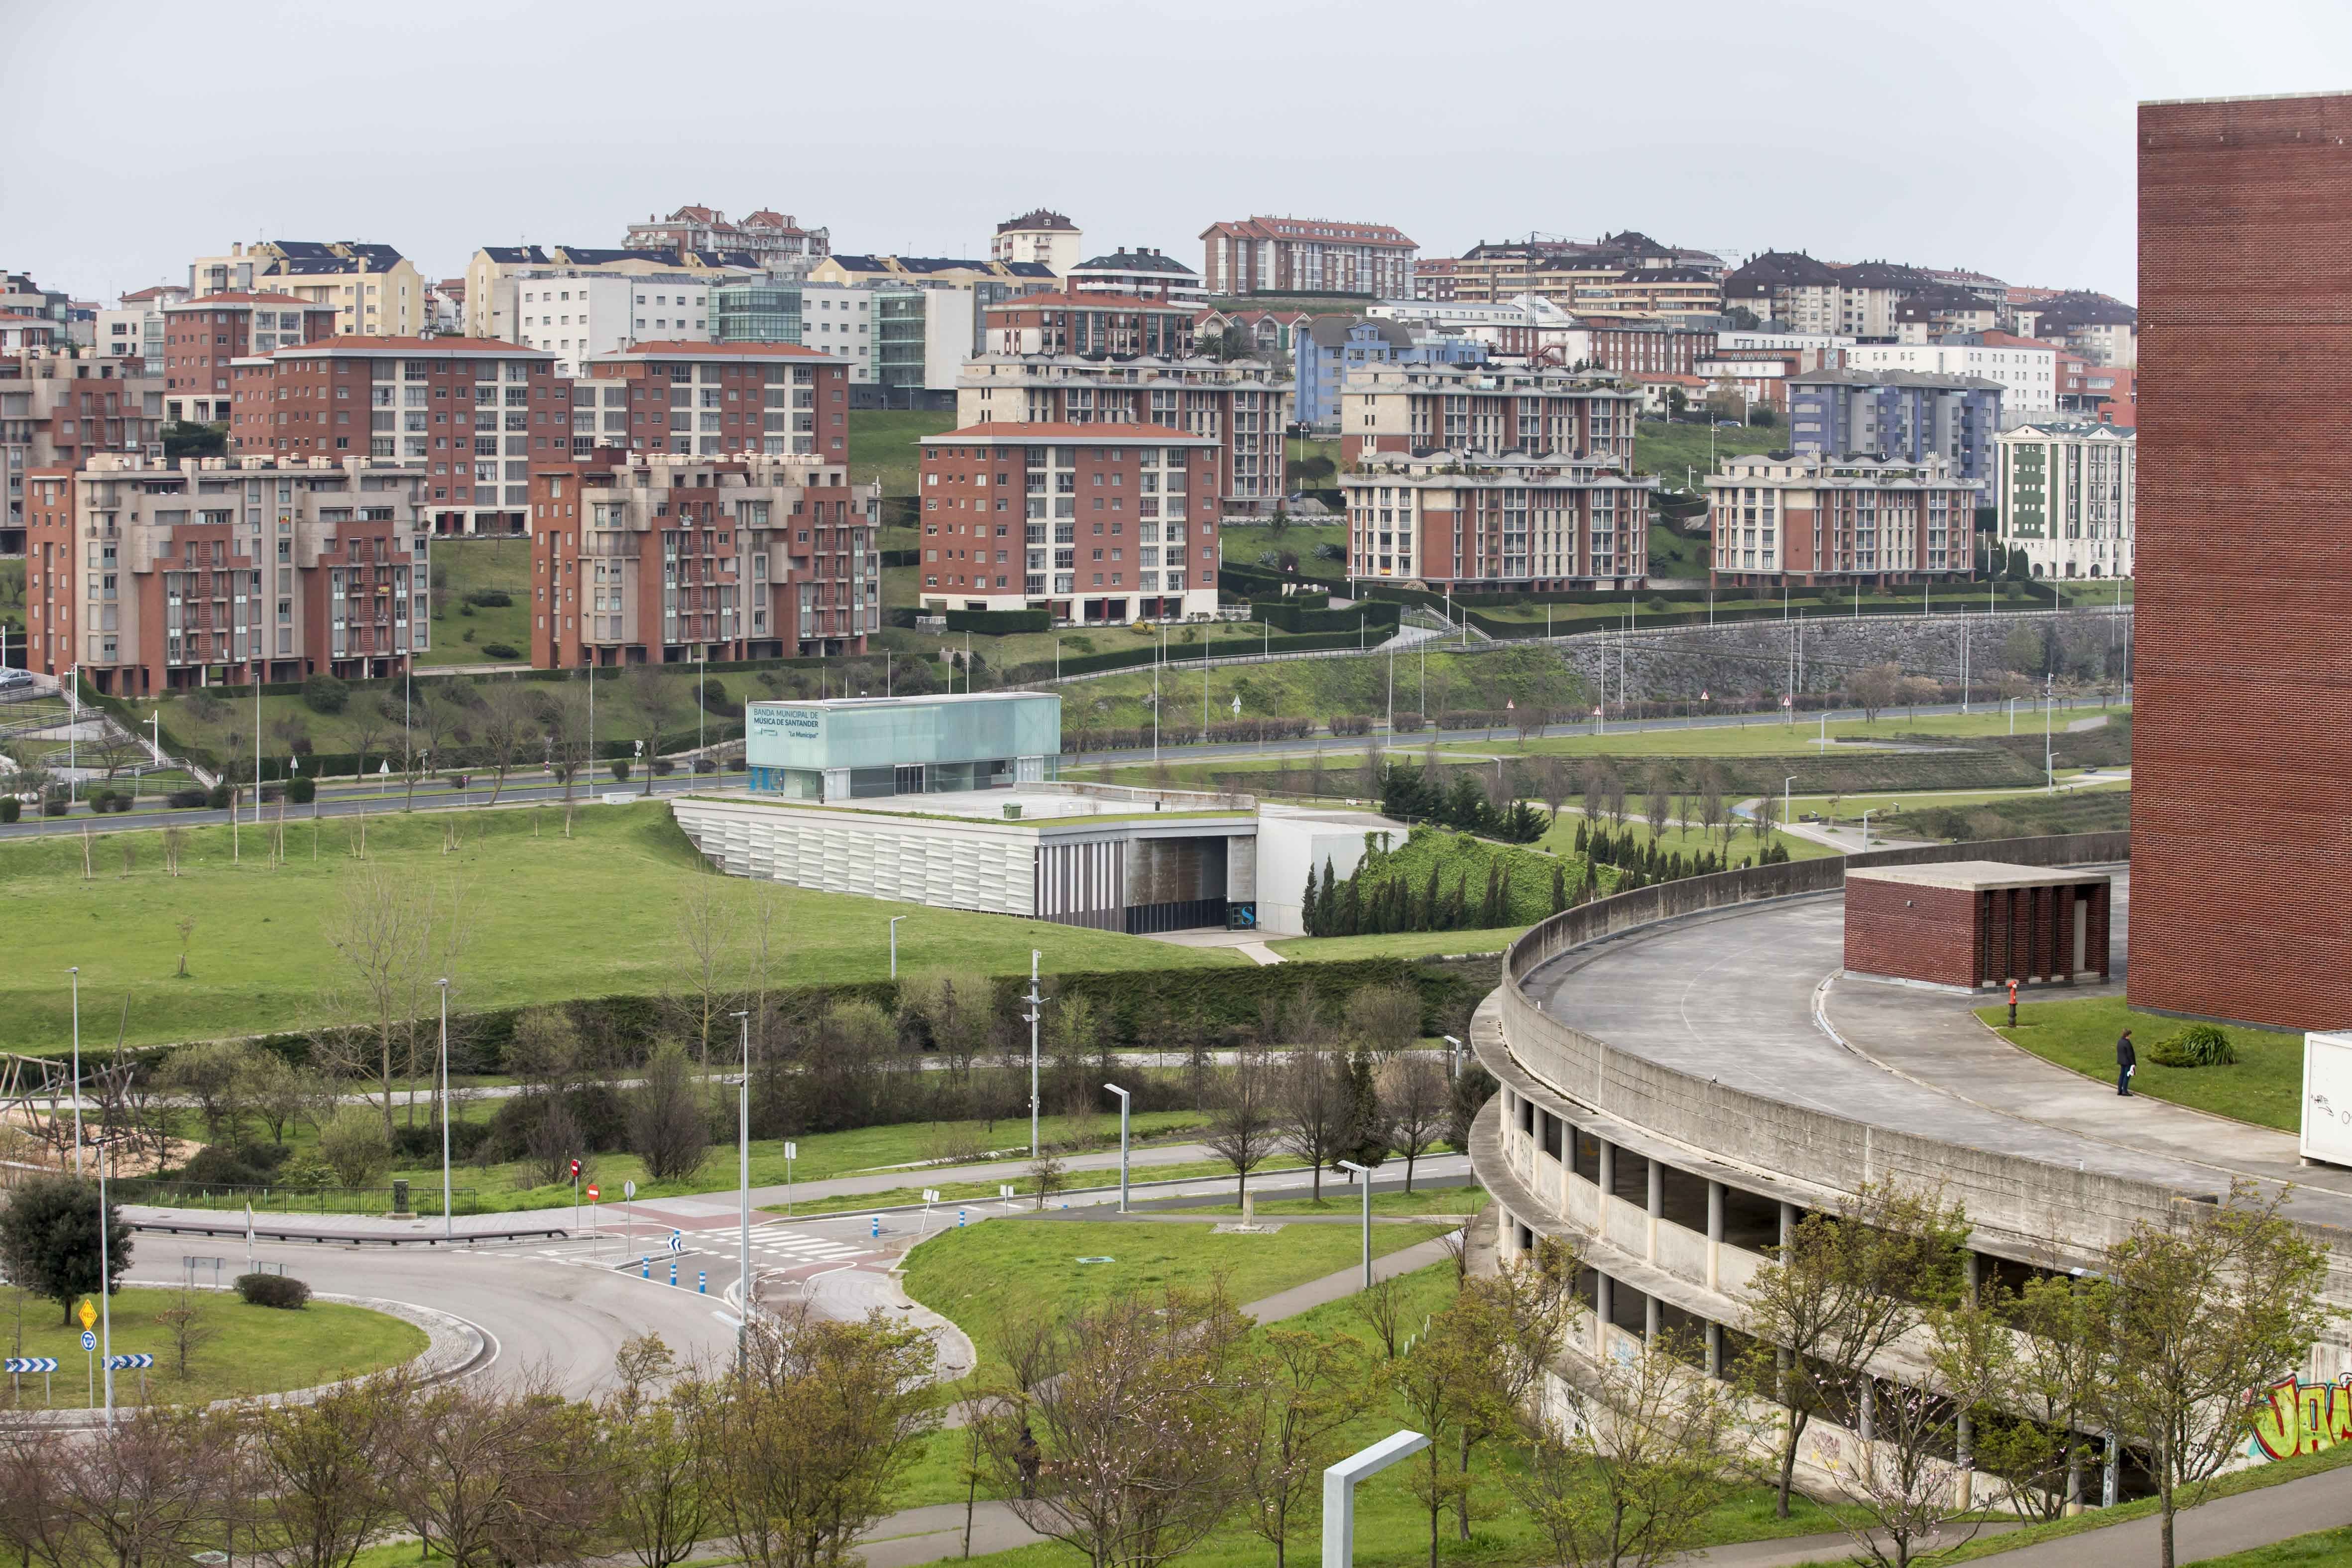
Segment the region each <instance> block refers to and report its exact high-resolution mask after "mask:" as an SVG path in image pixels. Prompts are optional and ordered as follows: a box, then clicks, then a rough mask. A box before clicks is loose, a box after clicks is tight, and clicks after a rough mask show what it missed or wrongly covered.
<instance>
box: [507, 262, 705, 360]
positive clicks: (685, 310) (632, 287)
mask: <svg viewBox="0 0 2352 1568" xmlns="http://www.w3.org/2000/svg"><path fill="white" fill-rule="evenodd" d="M714 281H715V280H714V279H709V278H704V277H699V276H698V275H696V274H693V273H689V272H655V273H646V274H644V275H641V276H635V277H606V276H600V275H596V274H581V273H578V272H574V271H572V270H571V269H569V268H548V269H546V270H544V271H540V270H533V271H529V272H518V273H515V274H513V275H512V276H509V277H505V278H501V279H498V280H497V281H496V282H495V283H493V284H491V286H490V291H491V300H490V334H489V335H490V336H491V337H493V338H496V339H498V340H499V341H501V342H510V343H520V344H521V345H522V346H523V347H525V348H530V349H543V350H545V351H547V352H548V353H552V354H554V355H555V356H556V360H555V374H558V375H565V376H578V375H581V374H584V373H583V369H582V367H583V366H584V365H585V364H586V363H587V362H588V361H589V360H591V359H593V358H594V357H595V356H596V355H598V354H606V353H614V351H615V350H618V349H623V348H626V347H627V346H628V345H629V344H630V343H632V342H638V341H645V342H709V339H710V310H709V303H710V290H711V288H712V285H713V282H714Z"/></svg>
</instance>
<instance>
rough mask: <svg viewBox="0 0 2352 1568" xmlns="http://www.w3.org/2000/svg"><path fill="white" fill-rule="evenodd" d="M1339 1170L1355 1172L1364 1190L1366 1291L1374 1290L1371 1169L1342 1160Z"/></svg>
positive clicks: (1351, 1161)
mask: <svg viewBox="0 0 2352 1568" xmlns="http://www.w3.org/2000/svg"><path fill="white" fill-rule="evenodd" d="M1339 1169H1341V1170H1343V1171H1352V1172H1354V1173H1355V1174H1356V1178H1357V1180H1358V1182H1359V1183H1360V1184H1361V1185H1362V1186H1363V1189H1364V1289H1367V1290H1369V1289H1371V1288H1372V1173H1371V1168H1370V1166H1367V1165H1359V1164H1357V1163H1355V1162H1354V1161H1353V1160H1342V1161H1340V1162H1339Z"/></svg>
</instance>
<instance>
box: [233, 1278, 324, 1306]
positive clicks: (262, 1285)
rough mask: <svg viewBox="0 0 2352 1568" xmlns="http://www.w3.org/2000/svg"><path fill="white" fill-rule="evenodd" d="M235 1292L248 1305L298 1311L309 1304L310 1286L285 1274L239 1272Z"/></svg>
mask: <svg viewBox="0 0 2352 1568" xmlns="http://www.w3.org/2000/svg"><path fill="white" fill-rule="evenodd" d="M236 1293H237V1295H238V1296H239V1297H241V1298H243V1300H244V1301H245V1304H246V1305H247V1306H248V1307H276V1308H278V1309H279V1310H282V1311H288V1312H299V1311H300V1310H302V1309H303V1308H305V1307H307V1306H309V1305H310V1286H308V1285H306V1284H304V1283H303V1282H302V1281H301V1280H299V1279H294V1278H292V1277H291V1276H289V1275H285V1274H240V1275H238V1276H237V1277H236Z"/></svg>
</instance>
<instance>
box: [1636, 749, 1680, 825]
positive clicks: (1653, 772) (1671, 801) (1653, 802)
mask: <svg viewBox="0 0 2352 1568" xmlns="http://www.w3.org/2000/svg"><path fill="white" fill-rule="evenodd" d="M1642 791H1643V795H1644V796H1646V798H1645V799H1644V801H1643V812H1644V814H1645V815H1646V816H1648V817H1649V819H1650V842H1652V843H1653V844H1654V843H1656V842H1657V841H1658V839H1659V838H1660V837H1664V834H1665V832H1666V830H1667V829H1668V828H1670V827H1672V826H1674V815H1675V794H1674V783H1673V780H1672V779H1671V777H1670V776H1669V775H1668V774H1667V773H1666V770H1665V769H1664V767H1663V766H1661V765H1659V764H1658V763H1651V764H1650V766H1649V768H1648V770H1647V771H1646V772H1644V773H1643V775H1642Z"/></svg>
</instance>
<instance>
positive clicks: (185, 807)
mask: <svg viewBox="0 0 2352 1568" xmlns="http://www.w3.org/2000/svg"><path fill="white" fill-rule="evenodd" d="M163 804H164V805H169V806H173V807H176V808H177V809H179V810H181V811H194V810H195V809H196V808H197V807H199V806H201V805H204V804H205V792H204V791H202V790H200V789H175V790H173V792H172V793H171V794H170V795H165V796H164V797H163Z"/></svg>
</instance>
